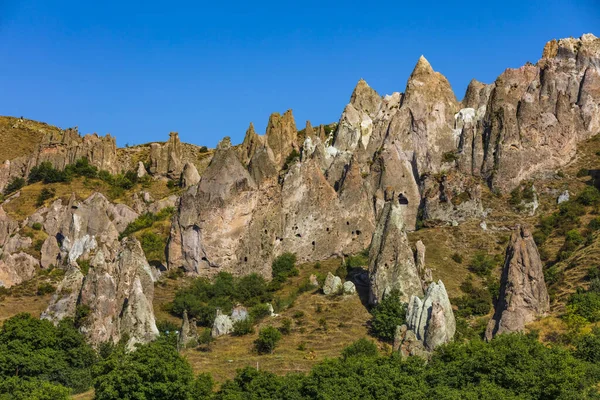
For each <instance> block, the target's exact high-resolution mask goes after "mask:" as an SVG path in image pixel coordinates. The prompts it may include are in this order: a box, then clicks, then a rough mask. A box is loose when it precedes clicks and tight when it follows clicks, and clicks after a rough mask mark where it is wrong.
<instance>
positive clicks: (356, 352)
mask: <svg viewBox="0 0 600 400" xmlns="http://www.w3.org/2000/svg"><path fill="white" fill-rule="evenodd" d="M378 355H379V352H378V351H377V345H376V344H375V343H373V342H372V341H371V340H368V339H366V338H362V339H358V340H357V341H356V342H354V343H352V344H351V345H350V346H347V347H345V348H344V350H342V358H343V359H344V360H347V359H348V358H350V357H377V356H378Z"/></svg>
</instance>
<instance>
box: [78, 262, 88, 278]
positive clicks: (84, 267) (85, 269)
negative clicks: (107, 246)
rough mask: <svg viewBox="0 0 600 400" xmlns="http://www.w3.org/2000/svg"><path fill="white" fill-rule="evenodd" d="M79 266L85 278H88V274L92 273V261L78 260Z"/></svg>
mask: <svg viewBox="0 0 600 400" xmlns="http://www.w3.org/2000/svg"><path fill="white" fill-rule="evenodd" d="M77 265H78V266H79V269H80V270H81V273H82V274H83V276H86V275H87V274H88V272H89V271H90V261H89V260H84V259H78V260H77Z"/></svg>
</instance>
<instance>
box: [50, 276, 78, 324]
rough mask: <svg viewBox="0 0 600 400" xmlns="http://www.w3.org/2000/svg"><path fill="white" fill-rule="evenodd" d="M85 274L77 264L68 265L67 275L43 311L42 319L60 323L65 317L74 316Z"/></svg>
mask: <svg viewBox="0 0 600 400" xmlns="http://www.w3.org/2000/svg"><path fill="white" fill-rule="evenodd" d="M83 278H84V276H83V274H82V273H81V270H80V269H79V267H78V266H77V265H76V264H70V265H69V266H67V268H66V271H65V276H64V278H63V280H62V281H61V282H60V284H59V285H58V288H57V289H56V292H54V294H53V295H52V299H51V300H50V304H49V305H48V308H46V310H45V311H44V312H43V313H42V315H41V317H40V318H42V319H47V320H50V321H53V322H55V323H58V321H61V320H63V319H64V318H74V317H75V315H76V312H77V300H78V299H79V294H80V293H81V287H82V286H83Z"/></svg>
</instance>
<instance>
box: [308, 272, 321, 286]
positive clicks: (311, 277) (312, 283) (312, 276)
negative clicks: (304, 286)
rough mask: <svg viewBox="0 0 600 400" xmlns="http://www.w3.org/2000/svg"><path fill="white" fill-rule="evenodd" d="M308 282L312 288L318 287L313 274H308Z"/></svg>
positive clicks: (317, 281)
mask: <svg viewBox="0 0 600 400" xmlns="http://www.w3.org/2000/svg"><path fill="white" fill-rule="evenodd" d="M308 282H309V283H310V284H311V285H312V286H313V287H316V288H317V287H319V280H318V279H317V276H316V275H315V274H310V277H309V278H308Z"/></svg>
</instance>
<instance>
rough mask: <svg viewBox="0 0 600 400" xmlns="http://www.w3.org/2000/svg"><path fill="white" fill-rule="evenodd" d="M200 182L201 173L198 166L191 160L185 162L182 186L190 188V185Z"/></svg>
mask: <svg viewBox="0 0 600 400" xmlns="http://www.w3.org/2000/svg"><path fill="white" fill-rule="evenodd" d="M198 182H200V174H199V173H198V170H197V169H196V166H195V165H194V164H192V163H189V162H188V163H185V165H184V166H183V172H182V173H181V187H183V188H189V187H190V186H194V185H197V184H198Z"/></svg>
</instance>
